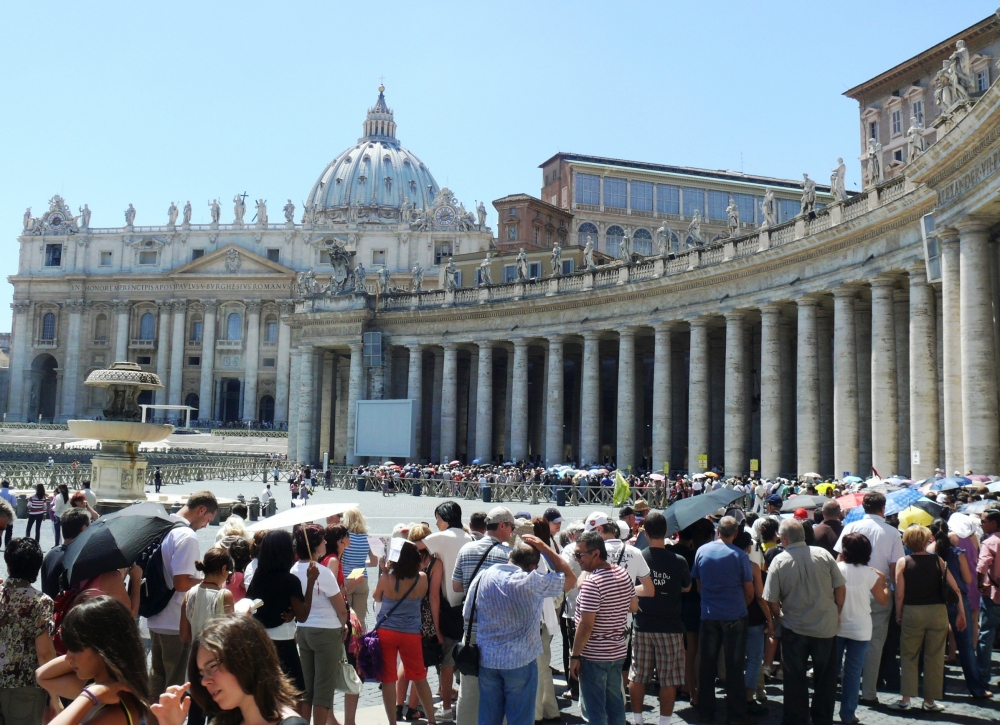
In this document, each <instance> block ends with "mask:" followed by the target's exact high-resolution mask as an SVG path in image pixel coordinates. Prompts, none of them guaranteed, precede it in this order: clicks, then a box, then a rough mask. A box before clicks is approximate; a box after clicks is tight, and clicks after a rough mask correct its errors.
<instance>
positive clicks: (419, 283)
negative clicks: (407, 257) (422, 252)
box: [411, 261, 424, 292]
mask: <svg viewBox="0 0 1000 725" xmlns="http://www.w3.org/2000/svg"><path fill="white" fill-rule="evenodd" d="M411 274H412V275H413V286H412V287H411V289H412V290H413V291H414V292H422V291H423V289H424V268H423V267H421V266H420V262H419V261H418V262H417V263H416V265H415V266H414V267H413V271H412V272H411Z"/></svg>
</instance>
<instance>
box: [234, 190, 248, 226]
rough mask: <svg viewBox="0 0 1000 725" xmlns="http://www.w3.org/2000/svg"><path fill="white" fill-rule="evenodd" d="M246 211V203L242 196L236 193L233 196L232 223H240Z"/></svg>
mask: <svg viewBox="0 0 1000 725" xmlns="http://www.w3.org/2000/svg"><path fill="white" fill-rule="evenodd" d="M246 213H247V203H246V201H245V200H244V199H243V197H242V196H240V195H239V194H237V195H236V196H234V197H233V223H234V224H242V223H243V215H244V214H246Z"/></svg>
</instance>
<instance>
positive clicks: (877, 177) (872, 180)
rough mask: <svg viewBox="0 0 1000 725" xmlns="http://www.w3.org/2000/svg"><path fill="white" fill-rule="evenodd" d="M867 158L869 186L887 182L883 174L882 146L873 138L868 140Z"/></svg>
mask: <svg viewBox="0 0 1000 725" xmlns="http://www.w3.org/2000/svg"><path fill="white" fill-rule="evenodd" d="M865 157H866V158H867V159H868V185H869V186H875V185H876V184H881V183H882V182H883V181H884V180H885V177H884V176H883V172H882V144H880V143H878V142H876V141H875V139H873V138H870V139H868V152H867V153H866V154H865Z"/></svg>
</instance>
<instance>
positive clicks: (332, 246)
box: [324, 239, 360, 294]
mask: <svg viewBox="0 0 1000 725" xmlns="http://www.w3.org/2000/svg"><path fill="white" fill-rule="evenodd" d="M324 251H325V252H326V253H327V254H328V255H329V256H330V266H332V267H333V274H332V275H331V276H330V286H329V287H328V288H327V289H328V290H329V292H330V294H341V293H343V292H346V291H348V290H349V288H350V283H351V277H352V273H351V254H350V252H348V251H347V249H346V248H345V247H344V245H343V244H341V243H340V242H338V241H337V240H335V239H334V240H330V241H328V242H327V243H326V248H325V249H324ZM358 264H359V265H360V262H359V263H358ZM355 274H356V272H355Z"/></svg>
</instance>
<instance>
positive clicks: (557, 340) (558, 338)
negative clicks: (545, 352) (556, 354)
mask: <svg viewBox="0 0 1000 725" xmlns="http://www.w3.org/2000/svg"><path fill="white" fill-rule="evenodd" d="M545 339H546V340H548V341H549V344H550V345H552V344H553V343H554V344H556V345H562V344H563V343H564V342H566V335H565V334H563V333H561V332H560V333H556V334H555V335H546V336H545Z"/></svg>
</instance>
